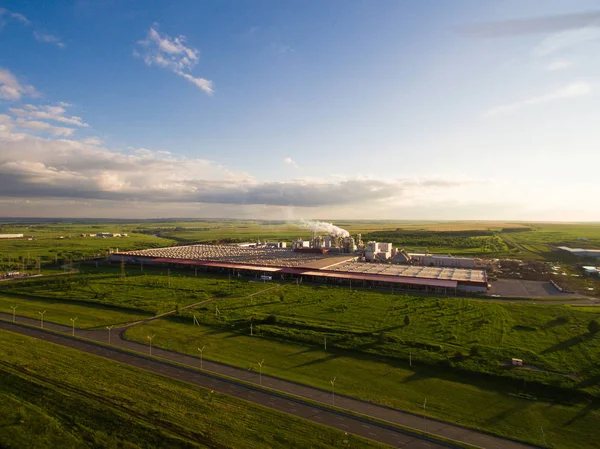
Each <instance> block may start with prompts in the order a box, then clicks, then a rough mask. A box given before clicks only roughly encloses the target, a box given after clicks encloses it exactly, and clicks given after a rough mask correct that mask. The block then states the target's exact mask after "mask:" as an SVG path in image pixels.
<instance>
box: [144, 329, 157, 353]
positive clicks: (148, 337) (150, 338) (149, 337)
mask: <svg viewBox="0 0 600 449" xmlns="http://www.w3.org/2000/svg"><path fill="white" fill-rule="evenodd" d="M155 335H156V334H152V337H151V336H150V335H148V336H147V337H146V338H147V339H148V340H150V356H152V339H153V338H154V336H155Z"/></svg>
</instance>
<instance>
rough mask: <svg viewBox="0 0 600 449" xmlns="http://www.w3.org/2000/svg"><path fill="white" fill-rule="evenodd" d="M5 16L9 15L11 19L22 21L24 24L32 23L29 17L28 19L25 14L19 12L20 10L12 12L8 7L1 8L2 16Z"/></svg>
mask: <svg viewBox="0 0 600 449" xmlns="http://www.w3.org/2000/svg"><path fill="white" fill-rule="evenodd" d="M3 16H7V17H10V18H11V19H14V20H17V21H19V22H21V23H22V24H23V25H29V24H31V22H30V21H29V19H27V17H25V16H24V15H23V14H19V13H18V12H11V11H9V10H8V9H6V8H0V18H1V17H3Z"/></svg>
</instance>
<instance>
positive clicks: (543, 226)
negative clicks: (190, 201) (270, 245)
mask: <svg viewBox="0 0 600 449" xmlns="http://www.w3.org/2000/svg"><path fill="white" fill-rule="evenodd" d="M335 224H336V225H338V226H341V227H343V228H344V229H347V230H348V231H349V232H350V233H351V234H356V233H362V235H363V239H364V240H365V241H366V240H369V239H377V240H380V241H381V240H385V241H391V242H393V243H395V244H397V245H398V246H404V247H406V248H408V249H409V250H411V251H424V250H428V251H430V252H437V253H451V254H456V255H470V256H479V257H516V258H534V259H540V260H549V261H564V260H567V259H568V257H566V256H568V255H565V254H562V253H561V252H560V251H555V247H556V246H560V245H567V246H577V247H584V248H592V247H595V248H598V247H600V225H599V224H597V223H595V224H578V223H525V222H485V221H483V222H477V221H472V222H436V221H422V222H418V221H417V222H415V221H393V220H387V221H386V220H381V221H360V220H352V221H348V220H341V221H336V222H335ZM97 232H113V233H127V234H128V235H129V237H127V238H104V239H103V238H95V237H93V238H90V237H85V238H83V237H80V234H82V233H97ZM0 233H23V234H25V235H26V236H33V237H34V238H33V240H31V241H29V240H27V239H19V240H8V241H0V265H1V266H4V267H5V268H7V269H8V268H12V269H16V268H19V267H22V263H23V261H25V263H26V268H27V269H29V270H34V269H35V266H36V258H37V257H40V258H41V262H42V265H47V264H49V263H52V262H56V261H57V262H58V263H65V261H68V260H69V258H71V259H73V260H76V259H79V258H81V257H92V256H95V255H97V254H104V253H106V252H107V251H109V250H115V249H116V248H118V249H119V250H133V249H141V248H148V247H158V246H169V245H173V244H191V243H207V242H243V241H255V240H257V239H261V240H263V241H264V240H287V241H288V242H289V241H291V240H293V239H295V238H297V237H305V238H306V237H308V234H309V231H308V230H307V229H306V228H303V227H301V226H299V225H298V223H297V222H287V221H259V220H233V219H231V220H189V221H153V220H142V221H131V222H126V221H113V222H111V221H105V222H101V223H99V222H95V221H91V220H90V221H86V220H79V221H77V222H73V223H69V222H66V221H61V222H54V223H53V222H47V221H37V222H36V221H32V222H29V223H27V222H26V223H4V224H0ZM60 237H63V238H62V239H61V238H60ZM582 239H587V240H582ZM9 261H10V263H9ZM567 261H568V262H576V260H567Z"/></svg>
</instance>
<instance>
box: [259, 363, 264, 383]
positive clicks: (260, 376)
mask: <svg viewBox="0 0 600 449" xmlns="http://www.w3.org/2000/svg"><path fill="white" fill-rule="evenodd" d="M264 361H265V359H262V360H261V361H260V362H258V383H259V384H260V385H261V386H262V366H263V363H264Z"/></svg>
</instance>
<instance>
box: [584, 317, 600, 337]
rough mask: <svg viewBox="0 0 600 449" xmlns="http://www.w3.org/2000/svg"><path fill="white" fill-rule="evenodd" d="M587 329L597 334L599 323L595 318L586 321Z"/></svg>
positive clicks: (599, 328) (599, 327)
mask: <svg viewBox="0 0 600 449" xmlns="http://www.w3.org/2000/svg"><path fill="white" fill-rule="evenodd" d="M587 328H588V331H589V332H590V334H597V333H598V332H600V324H598V321H596V320H591V321H590V322H589V323H588V327H587Z"/></svg>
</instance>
